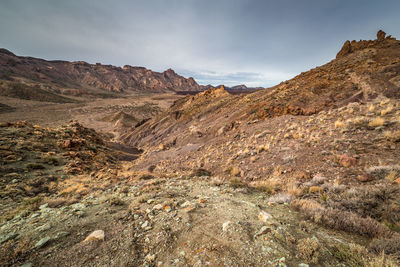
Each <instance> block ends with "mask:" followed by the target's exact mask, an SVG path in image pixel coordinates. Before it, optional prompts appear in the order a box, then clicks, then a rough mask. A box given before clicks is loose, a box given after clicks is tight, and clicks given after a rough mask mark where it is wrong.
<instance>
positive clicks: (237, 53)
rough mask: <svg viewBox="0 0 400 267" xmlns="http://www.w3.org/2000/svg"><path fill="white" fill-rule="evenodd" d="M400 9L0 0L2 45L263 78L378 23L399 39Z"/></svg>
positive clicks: (212, 77) (248, 2) (229, 79)
mask: <svg viewBox="0 0 400 267" xmlns="http://www.w3.org/2000/svg"><path fill="white" fill-rule="evenodd" d="M399 11H400V1H399V0H393V1H390V0H388V1H385V0H380V1H378V0H303V1H299V0H291V1H290V0H279V1H278V0H276V1H272V0H129V1H128V0H115V1H111V0H68V1H54V0H1V1H0V47H3V48H6V49H9V50H11V51H12V52H14V53H16V54H18V55H26V56H34V57H40V58H45V59H64V60H71V61H77V60H84V61H87V62H89V63H96V62H101V63H103V64H113V65H118V66H123V65H133V66H144V67H147V68H150V69H152V70H154V71H164V70H166V69H168V68H173V69H174V70H175V71H176V72H178V73H179V74H181V75H184V76H186V77H188V76H193V77H194V78H195V79H196V80H197V81H198V82H199V83H200V84H209V83H210V84H213V85H218V84H226V85H236V84H246V85H248V86H264V87H267V86H272V85H274V84H277V83H279V82H280V81H282V80H286V79H289V78H291V77H293V76H294V75H296V74H298V73H300V72H302V71H306V70H308V69H310V68H313V67H316V66H319V65H322V64H324V63H326V62H328V61H329V60H331V59H333V58H334V57H335V55H336V53H337V52H338V51H339V49H340V47H341V45H342V44H343V42H344V41H345V40H347V39H350V40H353V39H357V40H358V39H374V38H375V36H376V32H377V30H378V29H380V28H382V29H383V30H384V31H386V32H387V33H388V34H392V35H393V36H395V37H397V38H398V39H399V38H400V15H399Z"/></svg>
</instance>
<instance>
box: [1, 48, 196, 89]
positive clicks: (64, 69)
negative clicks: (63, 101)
mask: <svg viewBox="0 0 400 267" xmlns="http://www.w3.org/2000/svg"><path fill="white" fill-rule="evenodd" d="M0 74H1V77H0V79H1V78H3V79H13V80H15V79H19V78H23V79H24V80H27V81H28V82H29V83H38V82H39V83H43V84H46V85H49V86H50V87H55V88H58V89H74V90H80V93H85V91H89V90H101V91H106V92H107V91H108V92H116V93H122V92H174V91H182V90H185V91H201V90H203V86H201V85H199V84H197V82H196V81H195V80H194V79H193V78H192V77H189V78H184V77H183V76H181V75H178V74H177V73H176V72H175V71H174V70H172V69H168V70H166V71H164V72H155V71H152V70H150V69H147V68H145V67H134V66H130V65H125V66H123V67H117V66H113V65H102V64H100V63H96V64H89V63H87V62H85V61H74V62H69V61H64V60H44V59H40V58H34V57H22V56H17V55H15V54H14V53H12V52H11V51H9V50H7V49H4V48H1V49H0ZM24 83H27V82H26V81H25V82H24ZM82 91H83V92H82ZM67 93H68V92H67ZM76 94H77V93H76Z"/></svg>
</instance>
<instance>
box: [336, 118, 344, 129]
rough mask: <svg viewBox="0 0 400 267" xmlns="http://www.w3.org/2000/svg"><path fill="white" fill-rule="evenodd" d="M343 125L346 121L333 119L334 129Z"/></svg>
mask: <svg viewBox="0 0 400 267" xmlns="http://www.w3.org/2000/svg"><path fill="white" fill-rule="evenodd" d="M345 126H346V123H345V122H344V121H343V120H341V119H339V120H337V121H335V129H337V128H344V127H345Z"/></svg>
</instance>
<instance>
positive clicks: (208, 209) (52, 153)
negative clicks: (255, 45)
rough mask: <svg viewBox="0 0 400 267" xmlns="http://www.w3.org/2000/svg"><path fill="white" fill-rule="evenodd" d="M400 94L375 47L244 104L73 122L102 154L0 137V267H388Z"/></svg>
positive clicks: (65, 132)
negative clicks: (98, 127) (114, 132)
mask: <svg viewBox="0 0 400 267" xmlns="http://www.w3.org/2000/svg"><path fill="white" fill-rule="evenodd" d="M399 81H400V42H399V41H397V40H396V39H394V38H392V37H390V36H389V37H386V35H385V34H384V33H383V32H381V31H380V32H379V33H378V35H377V40H371V41H359V42H356V41H351V42H350V41H348V42H346V43H345V44H344V46H343V48H342V49H341V50H340V52H339V53H338V56H337V57H336V59H333V60H332V61H331V62H329V63H327V64H325V65H323V66H320V67H317V68H314V69H311V70H309V71H307V72H304V73H301V74H300V75H298V76H296V77H294V78H293V79H291V80H288V81H285V82H282V83H280V84H279V85H277V86H274V87H272V88H267V89H265V90H259V91H256V92H254V93H251V94H231V93H230V92H228V90H226V88H225V87H223V86H221V87H219V88H210V89H209V90H206V91H203V92H200V93H198V94H196V95H189V96H186V97H179V98H174V99H173V100H174V102H173V103H174V104H173V105H172V106H171V107H170V108H169V109H167V110H166V111H165V110H164V109H163V110H159V111H158V110H155V109H154V107H152V105H151V104H145V105H143V106H135V107H134V106H129V105H126V104H127V103H124V106H125V109H123V111H124V112H119V110H120V109H115V108H116V104H114V106H113V105H111V102H112V100H113V99H112V100H111V99H107V100H104V102H102V103H101V104H98V106H96V107H92V109H88V108H87V107H81V109H82V110H83V111H84V113H81V114H83V116H84V117H88V114H89V112H92V110H94V109H97V108H98V107H99V106H100V107H101V106H104V105H105V104H107V105H110V106H109V107H108V109H107V112H106V114H104V115H101V116H100V117H99V119H100V120H102V121H104V122H109V123H113V124H115V125H117V126H118V128H120V129H123V130H122V132H121V133H122V135H118V136H116V137H115V139H113V141H110V139H109V138H108V137H107V136H108V135H107V134H104V135H102V134H99V133H97V132H96V131H94V130H92V129H89V128H86V127H84V126H83V125H81V124H80V123H77V122H71V123H69V124H68V125H64V126H60V127H56V128H48V127H41V126H39V125H36V124H31V123H29V122H14V123H0V152H1V153H2V155H4V157H1V158H0V176H1V178H0V196H1V197H0V199H1V201H0V208H1V210H2V211H3V214H2V215H1V216H0V265H2V266H3V265H4V266H21V265H22V266H87V265H93V266H104V265H107V264H109V265H111V266H281V267H285V266H302V267H307V266H328V267H337V266H346V267H347V266H349V267H355V266H362V267H378V266H379V267H383V266H385V267H386V266H388V267H389V266H390V267H394V266H399V260H400V157H399V152H398V151H399V150H400V101H399V99H400V93H399V91H400V82H399ZM174 96H176V95H174ZM156 97H160V95H157V96H156ZM116 103H117V104H118V103H119V102H116ZM169 103H172V101H171V102H169ZM63 105H65V104H63ZM67 105H74V104H67ZM118 105H121V103H119V104H118ZM51 106H62V105H51ZM2 108H5V109H8V108H9V107H8V106H2ZM114 109H115V110H114ZM111 111H113V112H111ZM125 111H126V112H127V113H126V112H125ZM129 111H135V112H129ZM144 112H145V113H146V114H150V115H151V117H153V118H151V119H149V120H148V119H147V118H148V117H149V116H148V115H145V116H144V115H143V114H144ZM141 114H142V116H140V115H141ZM77 119H79V118H78V117H77ZM91 121H92V123H93V121H94V120H91ZM117 137H118V138H119V139H118V138H117ZM118 140H119V141H120V142H119V143H117V142H114V141H118Z"/></svg>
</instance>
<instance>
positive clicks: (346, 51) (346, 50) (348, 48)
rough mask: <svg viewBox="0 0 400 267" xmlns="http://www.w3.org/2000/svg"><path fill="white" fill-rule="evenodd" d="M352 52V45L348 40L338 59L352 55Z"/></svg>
mask: <svg viewBox="0 0 400 267" xmlns="http://www.w3.org/2000/svg"><path fill="white" fill-rule="evenodd" d="M351 51H352V49H351V43H350V41H349V40H347V41H346V42H344V44H343V46H342V49H340V51H339V52H338V53H337V55H336V58H341V57H344V56H346V55H348V54H350V53H351Z"/></svg>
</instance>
